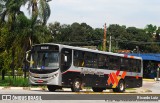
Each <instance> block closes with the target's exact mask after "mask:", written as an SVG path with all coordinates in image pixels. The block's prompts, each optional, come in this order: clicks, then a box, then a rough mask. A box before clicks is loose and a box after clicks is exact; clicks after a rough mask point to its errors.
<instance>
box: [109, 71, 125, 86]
mask: <svg viewBox="0 0 160 103" xmlns="http://www.w3.org/2000/svg"><path fill="white" fill-rule="evenodd" d="M119 74H120V71H119V70H118V71H117V72H116V73H114V72H112V73H110V74H109V78H108V80H107V83H108V85H110V84H112V85H113V86H112V88H116V87H117V85H118V83H119V80H120V79H121V78H122V79H124V78H125V76H126V72H125V71H123V73H122V75H121V76H119Z"/></svg>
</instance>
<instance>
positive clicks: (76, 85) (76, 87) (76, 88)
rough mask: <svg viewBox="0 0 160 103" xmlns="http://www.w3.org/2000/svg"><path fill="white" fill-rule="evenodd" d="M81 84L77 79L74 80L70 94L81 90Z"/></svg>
mask: <svg viewBox="0 0 160 103" xmlns="http://www.w3.org/2000/svg"><path fill="white" fill-rule="evenodd" d="M81 85H82V82H81V80H80V79H79V78H76V79H75V80H74V81H73V84H72V88H71V89H72V92H79V91H80V90H81Z"/></svg>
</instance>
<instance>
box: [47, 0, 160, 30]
mask: <svg viewBox="0 0 160 103" xmlns="http://www.w3.org/2000/svg"><path fill="white" fill-rule="evenodd" d="M49 4H50V7H51V16H50V18H49V21H48V22H49V23H50V22H55V21H58V22H60V23H61V24H64V23H65V24H72V23H73V22H79V23H82V22H86V23H87V24H88V25H90V26H92V27H94V28H99V27H100V28H101V27H103V25H104V23H105V22H106V23H107V25H109V24H120V25H126V26H127V27H129V26H135V27H138V28H144V27H145V26H146V25H147V24H153V25H157V26H160V0H52V1H51V2H50V3H49Z"/></svg>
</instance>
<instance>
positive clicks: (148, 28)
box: [145, 24, 157, 37]
mask: <svg viewBox="0 0 160 103" xmlns="http://www.w3.org/2000/svg"><path fill="white" fill-rule="evenodd" d="M156 29H157V26H153V25H152V24H149V25H147V26H146V27H145V31H146V33H147V34H149V36H150V37H154V33H156Z"/></svg>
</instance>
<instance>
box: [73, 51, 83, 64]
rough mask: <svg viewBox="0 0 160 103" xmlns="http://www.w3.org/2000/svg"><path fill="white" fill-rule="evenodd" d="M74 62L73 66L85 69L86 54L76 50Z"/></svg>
mask: <svg viewBox="0 0 160 103" xmlns="http://www.w3.org/2000/svg"><path fill="white" fill-rule="evenodd" d="M73 58H74V60H73V65H74V66H77V67H84V65H85V62H84V52H83V51H79V50H74V57H73Z"/></svg>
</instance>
